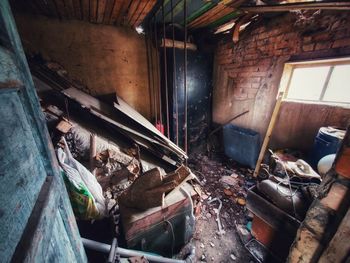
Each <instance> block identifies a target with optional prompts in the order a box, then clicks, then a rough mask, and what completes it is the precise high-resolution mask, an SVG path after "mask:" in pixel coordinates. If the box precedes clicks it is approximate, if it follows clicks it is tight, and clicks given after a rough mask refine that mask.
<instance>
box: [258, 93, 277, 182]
mask: <svg viewBox="0 0 350 263" xmlns="http://www.w3.org/2000/svg"><path fill="white" fill-rule="evenodd" d="M283 95H284V92H283V91H280V92H279V93H278V95H277V101H276V104H275V108H274V109H273V112H272V116H271V120H270V123H269V126H268V128H267V131H266V135H265V138H264V142H263V144H262V146H261V150H260V153H259V157H258V161H257V162H256V166H255V170H254V173H253V176H254V177H257V176H258V174H259V171H260V166H261V163H262V160H263V158H264V155H265V152H266V149H267V146H268V145H269V142H270V137H271V134H272V131H273V128H274V127H275V124H276V120H277V116H278V113H279V111H280V108H281V104H282V99H283Z"/></svg>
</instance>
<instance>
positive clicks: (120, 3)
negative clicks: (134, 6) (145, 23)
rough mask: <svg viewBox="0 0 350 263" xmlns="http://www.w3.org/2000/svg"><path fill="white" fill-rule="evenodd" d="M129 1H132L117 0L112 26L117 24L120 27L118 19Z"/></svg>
mask: <svg viewBox="0 0 350 263" xmlns="http://www.w3.org/2000/svg"><path fill="white" fill-rule="evenodd" d="M127 1H130V0H115V1H114V6H113V9H112V13H111V17H110V21H109V23H110V24H117V25H118V18H119V16H120V13H121V10H122V8H123V5H125V4H126V3H125V2H127Z"/></svg>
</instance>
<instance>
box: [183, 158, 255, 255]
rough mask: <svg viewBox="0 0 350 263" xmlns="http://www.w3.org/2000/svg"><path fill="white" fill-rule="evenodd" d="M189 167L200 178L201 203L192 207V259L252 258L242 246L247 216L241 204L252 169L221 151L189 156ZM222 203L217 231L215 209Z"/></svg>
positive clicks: (249, 236) (243, 205)
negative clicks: (194, 212)
mask: <svg viewBox="0 0 350 263" xmlns="http://www.w3.org/2000/svg"><path fill="white" fill-rule="evenodd" d="M188 165H189V167H190V168H191V170H192V171H193V172H194V173H195V174H196V175H197V176H198V177H199V179H200V181H201V182H202V184H201V186H202V195H201V197H202V201H201V202H202V205H201V206H200V208H199V209H198V210H197V211H196V212H197V213H196V214H197V224H196V232H195V234H194V238H193V241H192V243H193V244H194V245H195V247H196V260H197V261H196V262H255V260H254V258H253V257H252V256H251V255H250V254H249V252H248V251H247V250H246V248H245V247H244V243H245V242H246V241H247V240H250V239H251V235H250V233H249V231H248V230H247V228H246V224H247V223H248V222H249V216H248V214H247V212H248V211H247V209H246V207H245V200H246V196H247V191H248V189H249V188H250V187H251V186H252V185H254V184H255V180H254V179H252V177H251V176H252V173H253V171H252V170H251V169H247V168H244V167H241V166H240V165H238V164H237V163H235V162H233V161H232V160H229V159H228V158H226V157H225V156H223V155H221V154H215V155H213V156H212V158H209V157H208V156H206V155H204V154H196V155H193V156H190V159H189V162H188ZM215 198H217V199H218V200H220V201H221V203H222V208H221V209H220V222H221V224H222V229H223V231H222V232H220V231H219V227H218V221H217V214H216V211H217V210H216V209H217V208H218V202H216V201H214V202H212V203H210V201H211V200H213V199H215Z"/></svg>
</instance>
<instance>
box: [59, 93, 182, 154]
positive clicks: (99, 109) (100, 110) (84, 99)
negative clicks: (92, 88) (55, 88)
mask: <svg viewBox="0 0 350 263" xmlns="http://www.w3.org/2000/svg"><path fill="white" fill-rule="evenodd" d="M63 94H65V95H66V96H67V97H69V98H71V99H73V100H75V101H77V102H78V103H80V104H81V105H82V106H84V107H86V108H88V109H90V112H91V113H92V114H94V115H95V116H98V117H99V118H101V119H103V120H105V121H108V122H109V123H111V124H113V125H115V126H116V127H118V128H120V129H122V130H124V131H126V132H128V133H130V134H133V135H135V136H138V137H140V138H143V139H145V140H146V141H148V142H151V143H154V144H156V145H159V146H160V147H164V148H166V149H168V150H170V151H173V152H174V153H176V154H178V155H179V156H181V157H182V158H184V159H187V155H186V154H185V153H184V152H183V151H182V150H181V149H180V148H179V147H178V146H177V145H175V144H174V143H173V142H171V141H170V140H169V139H168V138H166V137H165V136H164V135H163V134H162V133H160V132H159V131H158V130H157V129H156V128H155V127H154V126H153V125H152V124H151V123H150V122H149V121H148V120H147V119H145V118H144V117H143V116H142V115H141V114H139V113H138V112H137V111H135V110H134V109H132V108H131V107H130V106H129V105H128V104H127V103H125V102H124V101H123V100H122V99H121V98H118V102H119V105H117V104H115V105H114V106H115V108H116V109H118V110H119V111H121V112H122V113H124V114H125V115H127V116H129V117H130V118H132V119H133V120H134V121H136V122H138V123H140V124H141V125H142V126H143V127H144V128H145V129H147V130H148V131H149V132H150V134H154V135H156V136H157V137H156V138H152V137H151V136H149V135H148V134H146V133H145V132H142V133H140V132H139V131H136V130H134V129H131V128H129V127H127V126H126V125H124V124H123V123H121V122H118V121H116V120H115V118H113V108H111V107H109V106H108V105H106V104H104V103H102V102H100V101H99V100H97V99H96V98H94V97H92V96H90V95H88V94H86V93H84V92H81V91H79V90H77V89H75V88H69V89H67V90H64V91H63Z"/></svg>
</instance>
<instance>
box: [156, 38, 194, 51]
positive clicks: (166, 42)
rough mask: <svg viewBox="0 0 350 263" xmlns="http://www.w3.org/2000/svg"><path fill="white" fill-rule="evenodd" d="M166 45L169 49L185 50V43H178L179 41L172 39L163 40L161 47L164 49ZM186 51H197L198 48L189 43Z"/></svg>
mask: <svg viewBox="0 0 350 263" xmlns="http://www.w3.org/2000/svg"><path fill="white" fill-rule="evenodd" d="M164 45H165V47H169V48H172V47H175V48H180V49H185V42H183V41H177V40H174V41H173V40H172V39H168V38H166V39H164V38H163V39H162V41H161V44H160V47H164ZM186 49H189V50H197V46H196V45H195V44H193V43H189V42H187V43H186Z"/></svg>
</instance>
